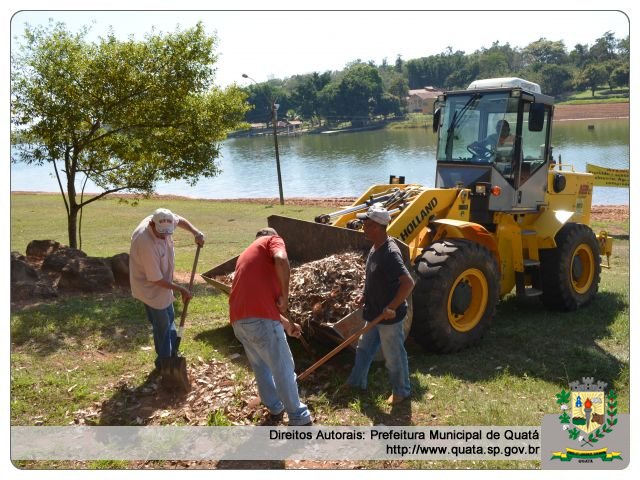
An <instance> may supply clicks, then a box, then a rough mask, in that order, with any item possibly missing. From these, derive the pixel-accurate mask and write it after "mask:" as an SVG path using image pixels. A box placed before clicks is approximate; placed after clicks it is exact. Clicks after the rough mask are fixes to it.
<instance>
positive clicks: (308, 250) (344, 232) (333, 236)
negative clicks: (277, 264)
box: [202, 215, 409, 343]
mask: <svg viewBox="0 0 640 480" xmlns="http://www.w3.org/2000/svg"><path fill="white" fill-rule="evenodd" d="M267 221H268V225H269V226H270V227H272V228H274V229H275V230H276V231H277V232H278V234H279V235H280V236H281V237H282V238H283V240H284V241H285V244H286V246H287V254H288V256H289V260H290V261H292V262H297V263H306V262H311V261H314V260H319V259H321V258H325V257H327V256H329V255H333V254H335V253H340V252H344V251H345V250H355V251H362V252H363V253H366V252H367V251H368V250H369V249H370V248H371V242H369V241H368V240H367V239H366V238H365V236H364V233H362V232H361V231H356V230H349V229H347V228H341V227H333V226H330V225H323V224H320V223H314V222H307V221H305V220H296V219H293V218H288V217H281V216H279V215H272V216H270V217H269V218H268V219H267ZM395 241H396V243H397V244H398V246H399V247H400V250H401V252H402V255H403V257H404V259H405V262H408V261H409V247H407V245H406V244H405V243H402V242H401V241H399V240H397V239H395ZM237 259H238V257H234V258H231V259H229V260H227V261H226V262H223V263H221V264H220V265H218V266H216V267H214V268H212V269H211V270H209V271H207V272H206V273H203V274H202V278H204V280H205V281H206V282H207V283H209V284H210V285H212V286H214V287H216V288H218V289H220V290H222V291H223V292H225V293H227V294H229V293H230V292H231V286H230V285H228V284H224V283H223V282H221V281H220V280H219V277H221V276H224V275H227V274H229V273H232V272H233V271H234V270H235V266H236V261H237ZM216 277H218V278H216ZM363 326H364V320H363V319H362V309H361V308H359V309H357V310H354V311H353V312H350V313H349V314H348V315H346V316H344V317H342V318H339V319H336V320H335V322H332V323H315V324H314V325H313V330H314V331H313V334H314V335H315V334H316V333H318V334H320V335H322V336H323V337H325V338H328V339H330V340H331V341H333V342H336V343H340V342H342V341H343V340H344V339H346V338H348V337H349V336H350V335H352V334H353V333H354V332H356V331H358V330H360V329H361V328H362V327H363ZM304 333H305V335H307V336H308V335H309V333H310V332H304Z"/></svg>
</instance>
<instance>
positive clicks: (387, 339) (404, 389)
mask: <svg viewBox="0 0 640 480" xmlns="http://www.w3.org/2000/svg"><path fill="white" fill-rule="evenodd" d="M403 323H404V321H402V322H397V323H393V324H391V325H384V324H378V325H376V326H375V327H374V328H372V329H371V330H369V331H368V332H366V333H365V334H364V335H361V336H360V339H359V340H358V347H357V348H356V361H355V363H354V365H353V368H352V369H351V374H350V375H349V378H348V379H347V383H348V384H349V385H351V386H354V387H357V388H361V389H362V390H366V388H367V376H368V374H369V367H371V362H373V359H374V358H375V356H376V353H377V352H378V348H380V347H382V355H383V356H384V364H385V366H386V367H387V371H388V372H389V380H390V381H391V388H392V391H393V393H394V395H397V396H400V397H406V396H408V395H409V394H410V393H411V384H410V383H409V360H408V359H407V351H406V350H405V348H404V331H403V328H402V324H403Z"/></svg>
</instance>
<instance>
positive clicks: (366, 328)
mask: <svg viewBox="0 0 640 480" xmlns="http://www.w3.org/2000/svg"><path fill="white" fill-rule="evenodd" d="M382 320H383V317H382V314H380V315H378V316H377V317H376V318H374V319H373V320H371V321H370V322H367V324H366V325H365V326H364V328H361V329H360V330H358V331H357V332H355V333H353V334H351V335H350V336H349V338H347V339H346V340H344V341H343V342H342V343H341V344H340V345H338V346H337V347H336V348H334V349H333V350H331V351H330V352H329V353H327V354H326V355H325V356H324V357H322V358H321V359H320V360H318V361H317V362H316V363H314V364H313V365H311V366H310V367H309V368H307V369H306V370H305V371H304V372H302V373H301V374H300V375H298V381H302V380H304V379H305V378H307V377H308V376H309V375H311V374H312V373H313V372H315V371H316V370H317V369H318V368H319V367H321V366H322V365H324V364H325V363H327V362H328V361H329V360H330V359H331V358H333V357H334V356H335V355H337V354H338V353H340V352H341V351H342V350H344V349H345V348H347V347H348V346H349V345H350V344H351V343H352V342H353V341H354V340H357V339H358V338H359V337H360V335H362V334H363V333H366V332H368V331H369V330H371V329H372V328H373V327H375V326H376V325H377V324H379V323H380V322H381V321H382Z"/></svg>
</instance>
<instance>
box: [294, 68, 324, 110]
mask: <svg viewBox="0 0 640 480" xmlns="http://www.w3.org/2000/svg"><path fill="white" fill-rule="evenodd" d="M330 81H331V73H330V72H325V73H323V74H319V73H318V72H313V73H311V74H309V75H304V76H302V78H301V79H300V81H299V82H298V85H297V86H296V88H295V90H294V92H293V94H292V96H291V101H292V103H293V105H294V107H295V109H296V111H297V112H298V113H299V114H300V115H301V116H302V118H304V119H309V120H313V118H314V117H318V116H319V111H320V99H319V93H320V91H321V90H322V89H323V88H324V86H325V85H327V84H328V83H329V82H330Z"/></svg>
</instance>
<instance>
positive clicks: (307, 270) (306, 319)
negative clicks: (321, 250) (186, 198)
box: [215, 251, 366, 332]
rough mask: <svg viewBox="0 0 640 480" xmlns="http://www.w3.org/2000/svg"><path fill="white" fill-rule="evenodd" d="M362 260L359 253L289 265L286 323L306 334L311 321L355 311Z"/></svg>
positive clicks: (334, 318)
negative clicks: (295, 324)
mask: <svg viewBox="0 0 640 480" xmlns="http://www.w3.org/2000/svg"><path fill="white" fill-rule="evenodd" d="M365 260H366V259H365V257H364V255H363V254H362V253H360V252H354V251H347V252H342V253H337V254H334V255H329V256H328V257H325V258H322V259H320V260H315V261H313V262H307V263H302V264H293V265H292V268H291V279H290V282H289V285H290V291H289V314H290V320H292V321H294V322H295V323H298V324H300V325H302V328H303V331H304V332H309V331H310V330H311V329H312V323H311V322H317V323H333V322H337V321H338V320H340V319H341V318H342V317H344V316H346V315H348V314H349V313H351V312H352V311H354V310H355V309H357V308H358V306H357V304H356V298H357V297H358V295H360V293H362V288H363V286H364V277H365V270H364V269H365ZM233 275H234V274H233V273H230V274H228V275H221V276H218V277H215V280H217V281H218V282H220V283H223V284H225V285H231V283H232V282H233Z"/></svg>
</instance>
